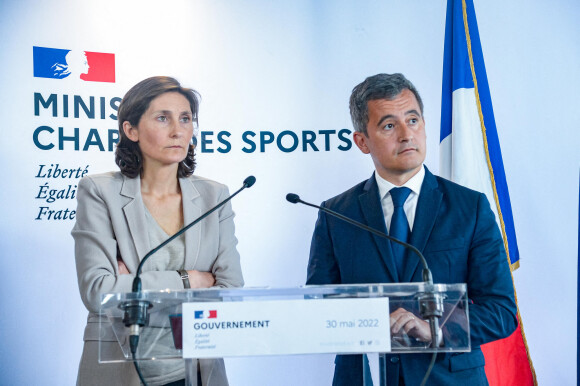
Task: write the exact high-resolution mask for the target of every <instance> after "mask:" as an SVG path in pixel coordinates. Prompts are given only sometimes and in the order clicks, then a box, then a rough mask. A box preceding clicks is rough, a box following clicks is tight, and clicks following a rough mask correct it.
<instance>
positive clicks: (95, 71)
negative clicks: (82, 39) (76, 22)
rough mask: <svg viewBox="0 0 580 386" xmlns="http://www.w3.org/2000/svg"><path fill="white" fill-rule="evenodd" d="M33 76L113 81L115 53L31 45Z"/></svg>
mask: <svg viewBox="0 0 580 386" xmlns="http://www.w3.org/2000/svg"><path fill="white" fill-rule="evenodd" d="M32 52H33V63H34V66H33V67H34V77H36V78H52V79H64V78H70V79H81V80H84V81H88V82H109V83H115V54H109V53H105V52H92V51H80V50H67V49H61V48H48V47H37V46H33V47H32Z"/></svg>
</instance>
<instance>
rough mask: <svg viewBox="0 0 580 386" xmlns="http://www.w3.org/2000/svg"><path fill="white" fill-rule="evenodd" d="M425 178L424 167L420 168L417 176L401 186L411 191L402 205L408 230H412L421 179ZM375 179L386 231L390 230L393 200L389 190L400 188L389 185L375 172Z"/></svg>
mask: <svg viewBox="0 0 580 386" xmlns="http://www.w3.org/2000/svg"><path fill="white" fill-rule="evenodd" d="M424 178H425V167H422V168H421V169H420V170H419V172H418V173H417V174H415V175H414V176H413V177H411V179H410V180H409V181H407V182H405V184H403V185H402V186H404V187H407V188H409V189H411V194H409V197H407V201H405V205H403V210H404V211H405V214H406V215H407V221H408V222H409V229H410V230H411V231H412V230H413V223H414V222H415V212H416V210H417V202H418V201H419V193H420V192H421V185H423V179H424ZM375 179H376V180H377V184H378V185H379V194H380V196H381V206H382V207H383V215H384V216H385V224H386V225H387V229H391V217H393V199H392V198H391V193H390V191H391V189H392V188H400V186H397V185H395V184H392V183H390V182H389V181H387V180H385V179H384V178H382V177H381V176H379V173H378V172H376V171H375Z"/></svg>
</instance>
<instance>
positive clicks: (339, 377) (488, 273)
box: [307, 74, 517, 386]
mask: <svg viewBox="0 0 580 386" xmlns="http://www.w3.org/2000/svg"><path fill="white" fill-rule="evenodd" d="M350 112H351V117H352V121H353V125H354V128H355V133H354V134H353V138H354V142H355V143H356V145H357V146H358V148H359V149H360V150H361V151H362V152H363V153H365V154H370V156H371V158H372V160H373V163H374V165H375V173H374V175H373V176H371V178H370V179H368V180H366V181H363V182H361V183H360V184H358V185H356V186H354V187H353V188H351V189H349V190H348V191H346V192H344V193H342V194H340V195H338V196H336V197H334V198H331V199H330V200H327V201H325V202H324V203H322V206H324V207H327V208H329V209H332V210H334V211H337V212H339V213H341V214H343V215H345V216H347V217H350V218H352V219H354V220H357V221H359V222H362V223H364V224H367V225H368V226H370V227H372V228H375V229H377V230H380V231H382V232H385V233H387V234H388V233H389V232H391V231H392V233H391V235H393V234H394V231H395V225H394V224H395V223H397V224H400V223H401V221H404V224H405V225H404V227H406V229H408V232H410V235H409V236H408V238H407V241H408V242H409V243H410V244H412V245H414V246H415V247H416V248H418V249H419V250H420V251H421V252H422V253H423V254H424V255H425V258H426V260H427V262H428V264H429V267H430V268H431V270H432V273H433V281H434V282H435V283H467V288H468V295H469V302H470V304H469V322H470V333H471V352H468V353H448V354H439V355H438V356H437V359H436V362H435V366H434V368H433V371H432V373H431V375H430V378H429V381H428V383H429V384H433V385H466V384H469V385H487V379H486V376H485V371H484V364H485V362H484V358H483V354H482V352H481V350H480V348H479V346H480V345H481V344H484V343H487V342H490V341H493V340H496V339H501V338H504V337H506V336H508V335H510V334H511V333H512V332H513V331H514V330H515V328H516V326H517V320H516V306H515V300H514V289H513V284H512V280H511V277H510V272H509V266H508V263H507V259H506V254H505V249H504V246H503V241H502V238H501V235H500V233H499V229H498V226H497V223H496V220H495V216H494V214H493V212H492V211H491V209H490V206H489V202H488V200H487V198H486V197H485V195H484V194H482V193H479V192H475V191H473V190H470V189H467V188H465V187H462V186H460V185H457V184H455V183H453V182H450V181H447V180H445V179H443V178H440V177H437V176H434V175H433V174H431V172H429V170H428V169H427V168H426V167H425V166H424V165H423V161H424V160H425V151H426V135H425V122H424V120H423V103H422V101H421V97H420V96H419V93H418V92H417V90H416V89H415V87H414V86H413V85H412V84H411V82H409V81H408V80H407V79H406V78H405V77H404V76H403V75H401V74H392V75H389V74H378V75H375V76H371V77H369V78H367V79H366V80H365V81H364V82H362V83H361V84H359V85H358V86H356V87H355V88H354V89H353V92H352V95H351V98H350ZM399 187H403V188H402V189H397V190H391V189H393V188H399ZM402 191H405V194H403V199H402V202H401V203H397V202H398V201H399V200H400V199H399V198H397V197H398V196H400V195H401V194H400V192H402ZM401 207H402V209H401ZM397 208H399V209H397ZM403 217H406V218H405V219H402V218H403ZM397 228H400V226H399V225H397ZM397 232H398V231H397ZM421 270H422V267H421V266H420V262H419V259H418V258H417V257H416V256H414V255H412V254H405V252H404V250H403V251H398V250H397V246H396V244H394V243H393V244H392V245H391V243H390V242H389V241H387V240H386V239H384V238H380V237H377V236H375V235H373V234H371V233H369V232H366V231H364V230H361V229H358V228H356V227H353V226H352V225H350V224H347V223H345V222H343V221H341V220H338V219H336V218H333V217H330V216H327V215H326V214H325V213H323V212H320V213H319V217H318V221H317V222H316V227H315V230H314V236H313V238H312V245H311V250H310V261H309V264H308V279H307V284H356V283H396V282H412V281H414V282H419V281H422V277H421ZM403 331H404V332H405V333H406V334H408V336H410V337H413V338H415V339H417V340H421V341H426V342H428V341H430V339H431V332H430V330H429V325H428V323H427V322H425V321H423V320H421V318H419V317H417V315H415V314H413V313H412V312H410V311H409V310H405V309H403V308H399V309H397V310H394V311H393V312H392V313H391V333H393V334H397V333H401V332H403ZM442 344H445V342H442ZM430 359H431V354H403V355H393V354H391V355H387V361H386V371H387V384H388V385H407V386H413V385H418V384H419V383H420V382H421V380H422V378H423V376H424V374H425V372H426V370H427V368H428V364H429V361H430ZM335 364H336V366H335V373H334V382H333V385H344V386H347V385H348V386H350V385H362V373H363V365H362V358H361V356H360V355H339V356H337V357H336V361H335Z"/></svg>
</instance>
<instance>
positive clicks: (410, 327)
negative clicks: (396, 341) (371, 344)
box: [391, 308, 431, 342]
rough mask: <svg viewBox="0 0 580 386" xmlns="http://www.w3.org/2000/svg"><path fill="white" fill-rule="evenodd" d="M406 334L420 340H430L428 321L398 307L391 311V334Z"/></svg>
mask: <svg viewBox="0 0 580 386" xmlns="http://www.w3.org/2000/svg"><path fill="white" fill-rule="evenodd" d="M403 334H407V335H408V336H410V337H413V338H415V339H417V340H419V341H421V342H430V341H431V328H430V327H429V323H428V322H426V321H424V320H422V319H421V318H419V317H418V316H415V314H413V313H412V312H409V311H407V310H405V309H404V308H399V309H397V310H396V311H395V312H392V313H391V335H393V336H396V335H403Z"/></svg>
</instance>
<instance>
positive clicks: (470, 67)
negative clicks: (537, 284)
mask: <svg viewBox="0 0 580 386" xmlns="http://www.w3.org/2000/svg"><path fill="white" fill-rule="evenodd" d="M442 88H443V90H442V102H441V137H440V158H439V161H440V168H439V174H440V175H441V176H442V177H445V178H447V179H450V180H452V181H455V182H457V183H459V184H461V185H463V186H467V187H469V188H471V189H474V190H477V191H480V192H483V193H485V195H486V196H487V198H488V200H489V203H490V205H491V208H492V210H493V211H494V213H495V216H496V220H497V223H498V226H499V229H500V231H501V234H502V237H503V240H504V245H505V249H506V252H507V256H508V262H509V264H510V267H511V269H512V270H514V269H516V268H517V267H518V266H519V263H520V256H519V252H518V245H517V240H516V233H515V229H514V221H513V216H512V210H511V203H510V197H509V191H508V186H507V181H506V176H505V172H504V168H503V160H502V156H501V149H500V145H499V138H498V133H497V128H496V125H495V119H494V114H493V107H492V103H491V94H490V90H489V84H488V82H487V75H486V71H485V63H484V61H483V51H482V48H481V42H480V40H479V32H478V28H477V20H476V17H475V9H474V6H473V0H448V2H447V21H446V27H445V52H444V58H443V87H442ZM516 302H517V297H516ZM482 350H483V351H484V354H485V359H486V374H487V377H488V380H489V382H490V384H491V385H530V384H535V383H536V380H535V378H536V377H535V373H534V369H533V366H532V362H531V359H530V356H529V351H528V348H527V345H526V342H525V336H524V334H523V326H522V323H521V318H520V313H519V309H518V329H517V330H516V331H515V332H514V333H513V334H512V335H511V336H510V337H508V338H506V339H502V340H500V341H496V342H492V343H489V344H486V345H484V346H482Z"/></svg>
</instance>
